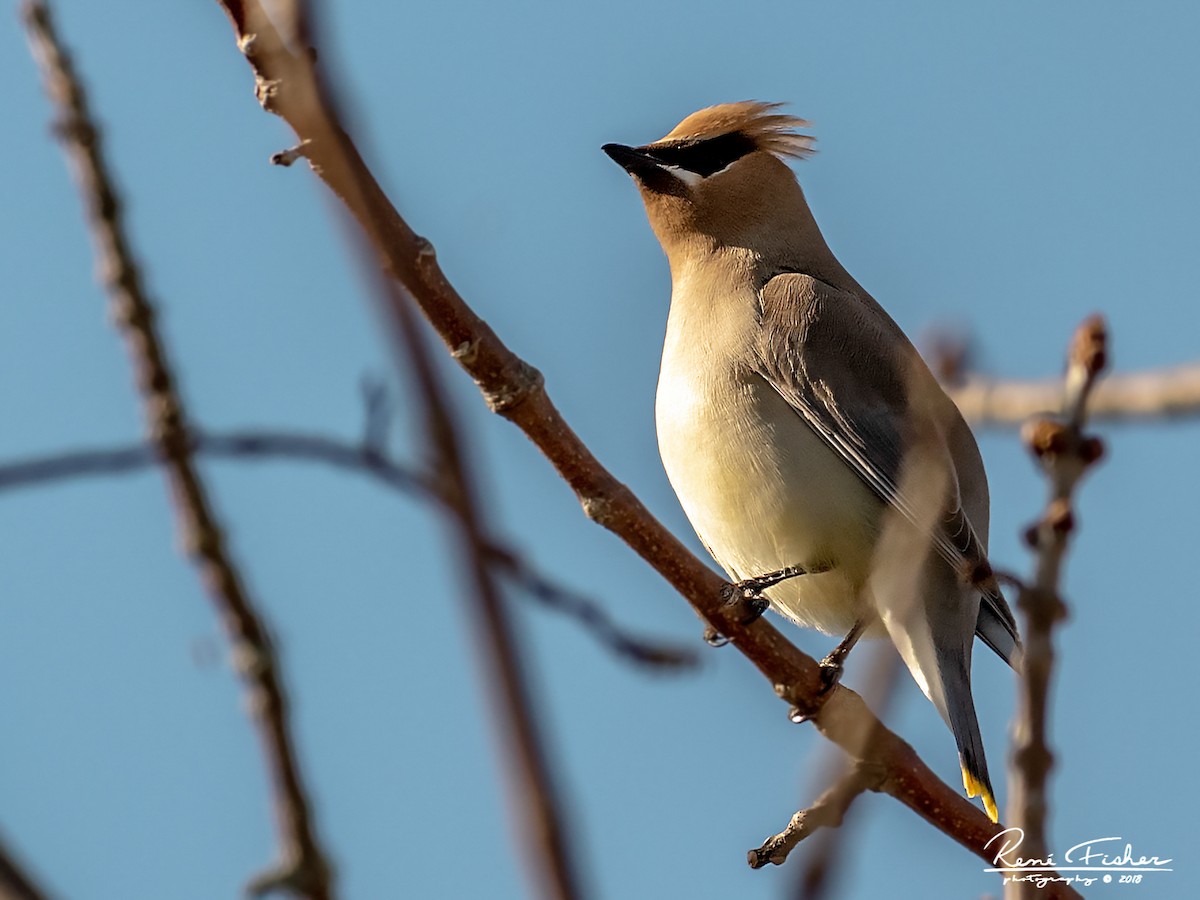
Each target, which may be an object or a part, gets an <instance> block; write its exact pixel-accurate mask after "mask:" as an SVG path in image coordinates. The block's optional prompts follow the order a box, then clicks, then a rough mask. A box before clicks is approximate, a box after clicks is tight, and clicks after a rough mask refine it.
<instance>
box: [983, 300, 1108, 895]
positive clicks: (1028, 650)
mask: <svg viewBox="0 0 1200 900" xmlns="http://www.w3.org/2000/svg"><path fill="white" fill-rule="evenodd" d="M1107 358H1108V333H1107V329H1106V327H1105V324H1104V320H1103V319H1102V318H1100V317H1099V316H1093V317H1091V318H1089V319H1088V320H1087V321H1085V322H1084V323H1083V324H1082V325H1080V326H1079V329H1078V331H1077V332H1076V333H1075V337H1074V339H1073V341H1072V342H1071V349H1070V353H1069V356H1068V364H1067V377H1066V384H1065V390H1064V394H1065V397H1066V401H1065V403H1064V406H1063V415H1062V418H1061V420H1052V419H1039V420H1035V421H1033V422H1030V423H1029V424H1028V425H1027V426H1026V427H1025V428H1024V429H1022V439H1023V440H1024V442H1025V444H1026V446H1028V447H1029V449H1030V451H1031V452H1032V453H1033V455H1034V456H1035V457H1036V458H1037V460H1038V462H1039V463H1040V465H1041V467H1042V470H1043V471H1044V472H1045V474H1046V479H1047V481H1048V482H1049V484H1050V498H1049V502H1048V503H1047V505H1046V509H1045V512H1044V513H1043V514H1042V517H1041V518H1040V519H1039V520H1038V521H1037V522H1036V523H1035V524H1034V525H1033V526H1032V527H1031V528H1030V529H1029V531H1028V532H1027V533H1026V539H1027V541H1028V542H1029V544H1030V546H1031V547H1033V548H1034V550H1035V551H1036V553H1037V559H1036V565H1035V573H1034V577H1033V580H1032V582H1031V583H1030V584H1028V585H1027V586H1025V587H1024V588H1023V589H1022V590H1021V592H1020V594H1019V595H1018V598H1017V608H1018V609H1019V610H1020V611H1021V612H1022V613H1023V614H1024V618H1025V627H1024V629H1023V631H1024V638H1025V640H1024V656H1023V663H1022V675H1023V677H1022V678H1021V679H1020V688H1019V692H1018V702H1017V718H1016V722H1015V724H1014V728H1013V757H1012V766H1011V769H1010V787H1009V809H1008V811H1009V819H1010V820H1011V823H1012V825H1013V826H1014V827H1016V828H1020V829H1022V830H1023V832H1024V837H1023V839H1022V840H1021V842H1020V848H1021V856H1022V857H1023V858H1025V859H1032V860H1040V859H1047V858H1048V841H1047V838H1046V815H1047V810H1048V801H1047V796H1046V783H1047V780H1048V778H1049V774H1050V770H1051V768H1052V767H1053V765H1054V755H1053V753H1051V751H1050V747H1049V741H1048V739H1047V734H1046V732H1047V710H1048V706H1049V698H1050V679H1051V675H1052V674H1053V669H1054V642H1053V631H1054V627H1055V626H1056V625H1057V624H1058V623H1059V622H1061V621H1063V620H1064V619H1065V618H1066V617H1067V608H1066V605H1065V604H1064V603H1063V601H1062V598H1061V597H1060V595H1059V592H1058V586H1059V582H1060V580H1061V578H1062V569H1063V561H1064V559H1065V556H1066V551H1067V545H1068V542H1069V541H1070V537H1071V534H1072V533H1073V532H1074V530H1075V514H1074V511H1073V508H1072V501H1073V494H1074V491H1075V488H1076V486H1077V485H1078V484H1079V481H1080V479H1081V478H1083V476H1084V474H1085V473H1086V472H1087V471H1088V470H1089V469H1090V468H1091V467H1092V466H1093V465H1094V464H1095V463H1096V462H1097V461H1098V460H1099V459H1100V458H1101V456H1102V455H1103V452H1104V451H1103V445H1102V444H1101V442H1100V439H1099V438H1096V437H1092V436H1089V435H1087V434H1085V433H1084V430H1083V429H1084V425H1085V423H1086V420H1087V417H1088V415H1089V409H1088V405H1089V398H1090V397H1091V395H1092V389H1093V388H1094V387H1095V385H1096V380H1097V378H1099V376H1100V373H1101V372H1102V371H1103V370H1104V368H1105V367H1106V365H1107ZM1037 893H1038V889H1037V886H1036V885H1035V884H1034V883H1032V882H1028V881H1023V880H1009V881H1008V882H1007V886H1006V888H1005V896H1006V897H1009V898H1032V897H1034V896H1036V895H1037Z"/></svg>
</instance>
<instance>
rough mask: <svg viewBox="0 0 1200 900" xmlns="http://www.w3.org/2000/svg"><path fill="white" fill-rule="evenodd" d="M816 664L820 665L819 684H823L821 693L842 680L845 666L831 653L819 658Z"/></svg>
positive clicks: (832, 687) (826, 691)
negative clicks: (821, 658) (819, 660)
mask: <svg viewBox="0 0 1200 900" xmlns="http://www.w3.org/2000/svg"><path fill="white" fill-rule="evenodd" d="M818 665H820V667H821V684H822V685H824V688H823V690H822V693H828V692H829V691H832V690H833V689H834V688H835V687H837V685H838V682H840V681H841V680H842V673H843V672H844V671H845V666H844V665H843V664H842V660H841V659H838V658H835V657H834V655H833V654H832V653H831V654H829V656H827V657H825V658H824V659H823V660H821V662H820V663H818Z"/></svg>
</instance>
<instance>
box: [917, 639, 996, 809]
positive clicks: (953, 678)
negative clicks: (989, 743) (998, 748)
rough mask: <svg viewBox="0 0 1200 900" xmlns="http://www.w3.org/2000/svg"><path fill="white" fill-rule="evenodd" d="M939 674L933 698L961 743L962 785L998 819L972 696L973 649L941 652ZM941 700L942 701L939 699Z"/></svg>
mask: <svg viewBox="0 0 1200 900" xmlns="http://www.w3.org/2000/svg"><path fill="white" fill-rule="evenodd" d="M937 677H938V678H939V679H940V681H941V691H940V693H941V697H940V698H939V697H937V696H936V693H935V695H934V697H932V698H931V699H933V701H934V704H935V705H936V706H937V707H938V712H940V713H941V714H942V718H943V719H945V720H946V724H947V725H949V726H950V730H951V731H952V732H954V740H955V741H956V742H957V743H958V762H959V765H960V766H961V768H962V779H963V787H964V788H966V791H967V796H968V797H979V798H980V799H981V800H982V801H983V807H984V809H986V810H987V814H988V818H990V819H991V820H992V821H993V822H997V821H999V818H1000V817H999V811H998V810H997V809H996V795H995V792H994V791H993V790H992V781H991V779H990V778H989V777H988V767H987V756H986V755H985V754H984V750H983V735H981V734H980V733H979V719H978V718H977V717H976V715H975V701H974V700H973V699H972V698H971V657H970V652H969V651H967V652H963V651H961V650H950V651H949V652H946V651H943V652H939V653H938V672H937ZM939 700H941V702H938V701H939Z"/></svg>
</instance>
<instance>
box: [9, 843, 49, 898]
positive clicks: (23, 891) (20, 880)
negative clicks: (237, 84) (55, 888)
mask: <svg viewBox="0 0 1200 900" xmlns="http://www.w3.org/2000/svg"><path fill="white" fill-rule="evenodd" d="M48 896H49V895H47V894H46V893H45V892H44V891H43V890H42V889H41V888H40V887H39V886H38V885H37V884H35V883H34V881H33V878H31V877H30V875H29V873H28V872H27V871H26V870H25V867H24V866H22V865H21V864H20V863H18V862H17V860H16V857H14V856H13V854H12V852H11V851H10V850H9V848H8V847H7V846H6V845H5V844H0V900H47V897H48Z"/></svg>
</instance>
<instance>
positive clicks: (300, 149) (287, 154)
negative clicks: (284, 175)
mask: <svg viewBox="0 0 1200 900" xmlns="http://www.w3.org/2000/svg"><path fill="white" fill-rule="evenodd" d="M310 144H312V140H310V139H309V138H305V139H304V140H302V141H301V142H300V143H299V144H297V145H296V146H295V147H289V148H288V149H287V150H280V151H279V152H278V153H272V154H271V165H273V166H283V167H285V168H286V167H288V166H290V165H291V164H292V163H294V162H295V161H296V160H298V159H301V158H307V157H308V148H309V145H310Z"/></svg>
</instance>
